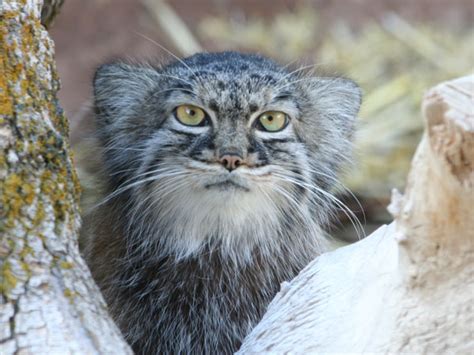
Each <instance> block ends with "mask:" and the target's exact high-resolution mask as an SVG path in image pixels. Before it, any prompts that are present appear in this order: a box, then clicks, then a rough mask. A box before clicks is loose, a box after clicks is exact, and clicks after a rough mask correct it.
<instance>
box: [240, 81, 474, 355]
mask: <svg viewBox="0 0 474 355" xmlns="http://www.w3.org/2000/svg"><path fill="white" fill-rule="evenodd" d="M473 94H474V76H470V77H465V78H461V79H458V80H455V81H451V82H447V83H444V84H441V85H439V86H437V87H435V88H433V89H432V90H431V91H430V92H429V93H428V94H427V95H426V96H425V99H424V103H423V112H424V116H425V134H424V137H423V139H422V141H421V143H420V145H419V147H418V149H417V152H416V154H415V157H414V159H413V162H412V167H411V172H410V174H409V177H408V182H407V188H406V191H405V194H404V195H403V196H402V195H401V194H400V193H398V192H394V194H393V198H392V203H391V205H390V206H389V210H390V212H391V213H392V215H393V216H394V218H395V220H394V222H393V223H391V224H390V225H388V226H383V227H381V228H380V229H379V230H377V231H376V232H375V233H373V234H372V235H370V236H369V237H367V238H366V239H364V240H362V241H360V242H358V243H356V244H353V245H350V246H348V247H344V248H341V249H338V250H336V251H334V252H332V253H328V254H325V255H322V256H321V257H319V258H318V259H316V260H315V261H314V262H313V263H311V264H310V265H309V266H308V267H307V268H305V269H304V270H303V271H302V272H301V273H300V275H299V276H298V277H296V278H295V279H294V280H293V281H292V282H291V283H289V284H285V285H282V288H281V291H280V293H279V294H278V295H277V296H276V298H275V299H274V300H273V302H272V303H271V304H270V306H269V309H268V312H267V314H266V315H265V316H264V318H263V319H262V321H261V323H260V324H259V325H258V326H257V327H256V328H255V329H254V331H253V332H252V333H251V334H250V335H249V336H248V337H247V338H246V340H245V342H244V344H243V345H242V348H241V349H240V351H239V353H241V354H245V353H288V352H291V353H301V354H306V353H329V352H339V353H345V352H356V353H360V352H376V353H379V352H381V353H402V352H403V353H430V354H441V353H459V354H463V353H466V354H467V353H471V352H472V350H473V349H474V336H473V335H474V334H473V333H474V312H473V309H472V307H473V305H474V285H473V281H474V278H473V276H474V243H473V237H474V218H473V216H472V207H473V204H474V98H473Z"/></svg>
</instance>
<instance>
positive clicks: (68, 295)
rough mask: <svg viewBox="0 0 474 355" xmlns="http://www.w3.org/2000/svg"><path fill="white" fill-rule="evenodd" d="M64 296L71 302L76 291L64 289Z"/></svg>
mask: <svg viewBox="0 0 474 355" xmlns="http://www.w3.org/2000/svg"><path fill="white" fill-rule="evenodd" d="M64 296H65V297H66V298H67V299H68V300H69V302H71V303H73V302H74V298H76V296H77V292H74V291H72V290H71V289H70V288H67V287H66V288H65V289H64Z"/></svg>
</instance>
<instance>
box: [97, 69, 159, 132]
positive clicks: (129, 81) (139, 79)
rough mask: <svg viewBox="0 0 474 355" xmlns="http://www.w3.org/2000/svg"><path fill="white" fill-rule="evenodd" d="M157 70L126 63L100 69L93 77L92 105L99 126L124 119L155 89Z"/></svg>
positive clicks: (157, 77) (157, 76)
mask: <svg viewBox="0 0 474 355" xmlns="http://www.w3.org/2000/svg"><path fill="white" fill-rule="evenodd" d="M158 79H159V73H158V71H157V70H156V69H154V68H151V67H146V66H136V65H130V64H125V63H120V62H118V63H112V64H103V65H101V66H100V67H99V68H98V69H97V71H96V72H95V75H94V81H93V86H94V104H95V110H96V115H97V119H98V121H99V123H102V124H105V123H108V122H111V121H113V120H115V119H118V118H123V117H127V116H128V115H130V114H131V113H132V112H134V108H135V107H136V106H137V105H139V104H140V103H141V102H142V100H144V99H145V98H146V94H147V93H148V92H149V91H150V90H152V89H153V88H155V87H156V85H157V81H158Z"/></svg>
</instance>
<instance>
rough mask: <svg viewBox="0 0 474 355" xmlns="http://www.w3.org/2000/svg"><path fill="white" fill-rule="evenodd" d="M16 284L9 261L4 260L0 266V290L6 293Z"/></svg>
mask: <svg viewBox="0 0 474 355" xmlns="http://www.w3.org/2000/svg"><path fill="white" fill-rule="evenodd" d="M16 285H17V279H16V277H15V275H14V274H13V272H12V270H11V265H10V263H9V262H8V261H6V262H5V263H3V266H2V268H1V282H0V292H1V293H2V294H7V293H8V292H9V291H10V290H11V289H13V288H15V287H16Z"/></svg>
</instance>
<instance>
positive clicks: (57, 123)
mask: <svg viewBox="0 0 474 355" xmlns="http://www.w3.org/2000/svg"><path fill="white" fill-rule="evenodd" d="M0 21H1V23H2V26H0V72H1V73H2V75H0V116H1V117H0V125H1V126H6V127H7V128H8V129H9V130H10V131H11V132H12V140H11V142H10V146H7V147H5V149H4V150H3V151H2V150H0V168H1V169H3V170H4V171H6V172H7V175H6V176H5V178H4V179H3V181H2V183H1V184H0V205H1V206H2V208H1V209H0V228H1V231H2V238H3V235H5V236H6V240H7V242H6V243H2V246H6V250H4V251H5V254H4V255H3V254H2V257H4V256H5V262H4V263H3V265H2V268H1V269H0V271H1V277H2V280H1V285H0V286H1V287H2V291H3V290H9V289H11V288H13V287H15V285H16V284H17V280H16V278H15V275H14V274H13V273H12V271H11V268H10V265H11V264H10V263H9V262H8V258H15V259H16V260H18V261H19V262H20V266H21V268H22V269H23V270H24V271H26V272H27V273H28V275H29V274H30V267H29V266H28V263H27V262H26V260H29V259H30V258H31V257H34V250H33V249H32V248H31V247H29V246H28V245H27V243H25V244H24V245H25V246H24V247H23V248H18V243H17V239H19V238H24V236H17V235H15V236H13V235H12V234H9V231H10V230H12V229H13V228H15V227H16V226H19V225H21V226H22V227H23V228H25V229H26V231H27V235H28V236H29V237H36V238H40V239H41V240H42V241H43V243H44V240H45V238H46V237H45V236H44V235H43V234H42V231H43V226H42V224H43V223H44V220H45V217H46V210H45V207H46V206H48V207H49V206H52V207H53V209H54V217H55V218H56V221H55V222H56V225H55V227H56V228H68V227H69V228H71V231H72V232H74V228H75V227H76V226H75V225H69V226H64V224H63V223H62V222H63V221H64V220H66V219H67V220H69V221H74V218H66V217H74V215H75V213H77V209H78V208H77V205H78V203H79V193H80V190H79V182H78V179H77V175H76V172H75V170H74V167H73V166H72V163H71V162H72V160H71V158H70V157H69V153H70V149H69V143H68V141H67V136H68V124H67V119H66V117H65V116H64V112H63V110H62V109H61V107H60V106H59V102H58V99H57V90H58V89H59V82H58V77H57V73H56V69H55V63H54V58H53V52H52V50H51V49H52V46H51V43H50V42H49V41H48V40H43V39H40V34H41V33H40V31H43V28H42V25H41V23H40V19H38V18H34V17H33V15H32V14H27V15H26V16H20V13H19V11H11V12H2V14H1V19H0ZM41 36H42V35H41ZM40 40H41V41H43V42H42V45H41V46H40V45H38V43H39V41H40ZM45 48H46V51H44V49H45ZM18 53H22V54H21V55H18ZM30 57H36V58H37V59H38V61H37V62H36V63H37V64H36V63H35V62H30V61H29V58H30ZM37 66H44V67H46V68H51V75H52V79H51V78H50V77H48V76H40V74H39V73H41V71H40V70H38V67H37ZM31 112H35V113H36V114H37V115H41V116H36V118H38V117H39V119H30V117H31ZM46 121H48V122H52V124H53V126H54V130H53V129H51V128H50V123H47V122H46ZM58 132H59V133H58ZM9 150H12V151H14V152H15V153H16V155H17V156H18V159H19V160H18V162H15V163H14V164H11V163H10V162H9V161H8V159H7V156H8V151H9ZM31 205H33V206H34V211H35V215H34V216H31V215H30V214H26V213H23V211H26V210H24V209H23V207H24V206H31ZM70 223H71V222H70ZM58 232H59V230H58ZM58 234H59V233H58ZM25 241H26V238H25ZM19 249H21V250H19ZM2 252H3V251H2ZM53 257H54V255H53ZM59 260H62V259H61V257H59V258H55V266H56V267H60V268H62V269H71V268H72V267H73V266H74V265H73V264H72V263H70V262H67V261H64V260H63V261H59ZM65 294H69V296H71V297H72V296H73V295H74V294H73V292H65Z"/></svg>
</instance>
